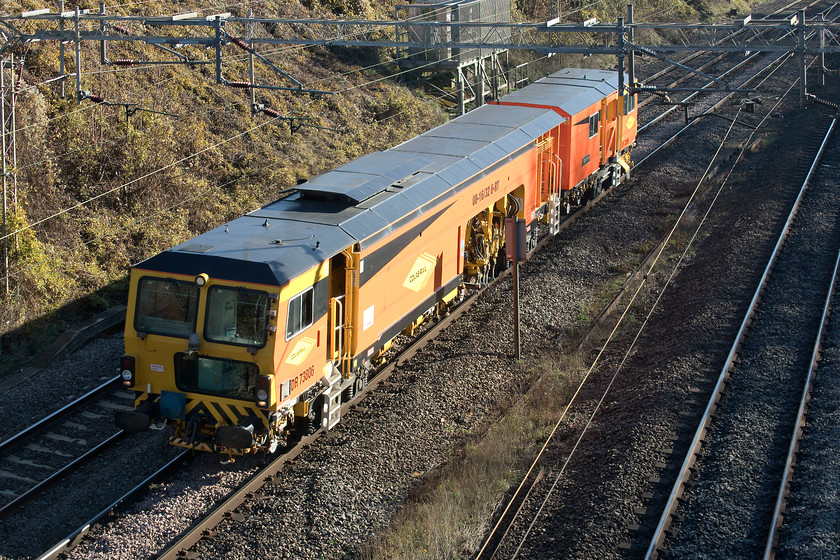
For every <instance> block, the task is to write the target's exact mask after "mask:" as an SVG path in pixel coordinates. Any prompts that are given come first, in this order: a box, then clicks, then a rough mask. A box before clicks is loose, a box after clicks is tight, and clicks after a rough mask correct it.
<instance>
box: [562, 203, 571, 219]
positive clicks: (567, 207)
mask: <svg viewBox="0 0 840 560" xmlns="http://www.w3.org/2000/svg"><path fill="white" fill-rule="evenodd" d="M571 213H572V205H571V204H569V201H568V200H564V201H563V214H564V215H566V216H568V215H569V214H571Z"/></svg>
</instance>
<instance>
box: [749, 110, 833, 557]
mask: <svg viewBox="0 0 840 560" xmlns="http://www.w3.org/2000/svg"><path fill="white" fill-rule="evenodd" d="M836 123H837V118H835V119H834V120H832V121H831V126H830V127H829V129H828V132H827V133H826V135H825V139H824V140H823V143H822V145H821V146H820V150H819V154H818V155H817V158H816V159H815V160H814V164H813V165H812V166H811V169H810V170H808V176H807V177H806V178H805V183H806V184H807V183H808V182H809V180H810V178H811V175H812V174H813V172H814V170H815V169H816V165H817V162H818V160H819V158H820V155H821V154H822V152H823V149H824V148H825V145H826V143H827V142H828V140H829V138H830V136H831V133H832V132H833V130H834V125H835V124H836ZM838 270H840V252H838V254H837V260H836V261H835V263H834V273H833V274H832V275H831V283H830V285H829V288H828V293H827V294H826V297H825V305H824V306H823V312H822V317H821V319H820V328H819V332H817V337H816V341H815V342H814V350H813V352H811V362H810V367H809V368H808V375H807V376H806V378H805V386H804V387H803V389H802V399H801V400H800V402H799V409H798V410H797V413H796V422H795V424H794V428H793V433H792V434H791V438H790V446H789V448H788V453H787V458H786V459H785V468H784V471H783V472H784V474H783V475H782V482H781V484H780V485H779V493H778V496H777V498H776V505H775V507H774V508H773V517H772V522H771V524H770V531H769V533H768V535H767V545H766V546H765V548H764V556H763V558H764V560H771V559H772V558H774V557H775V548H776V544H777V542H778V538H779V535H778V532H777V530H778V529H779V528H780V527H781V526H782V522H783V521H784V519H783V515H782V514H783V511H784V508H785V505H786V503H787V496H788V493H789V490H790V480H791V477H792V476H793V461H794V457H795V456H796V451H797V449H798V447H799V440H800V438H801V437H802V428H803V427H804V426H805V414H806V406H807V404H808V401H809V400H810V397H811V385H812V381H813V380H814V373H815V371H816V369H817V363H818V362H819V360H820V348H821V347H822V341H823V335H824V333H825V328H826V326H827V325H828V314H829V312H830V310H831V303H832V300H833V299H834V289H835V286H836V284H837V276H838Z"/></svg>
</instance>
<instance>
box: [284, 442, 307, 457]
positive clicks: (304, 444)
mask: <svg viewBox="0 0 840 560" xmlns="http://www.w3.org/2000/svg"><path fill="white" fill-rule="evenodd" d="M304 445H305V444H304ZM286 460H288V459H286Z"/></svg>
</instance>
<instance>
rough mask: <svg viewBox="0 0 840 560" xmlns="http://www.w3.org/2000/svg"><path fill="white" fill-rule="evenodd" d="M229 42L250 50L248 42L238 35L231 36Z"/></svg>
mask: <svg viewBox="0 0 840 560" xmlns="http://www.w3.org/2000/svg"><path fill="white" fill-rule="evenodd" d="M230 42H231V43H233V44H234V45H236V46H237V47H239V48H241V49H245V50H246V51H250V50H251V47H249V46H248V43H246V42H245V41H243V40H242V39H240V38H239V37H231V38H230Z"/></svg>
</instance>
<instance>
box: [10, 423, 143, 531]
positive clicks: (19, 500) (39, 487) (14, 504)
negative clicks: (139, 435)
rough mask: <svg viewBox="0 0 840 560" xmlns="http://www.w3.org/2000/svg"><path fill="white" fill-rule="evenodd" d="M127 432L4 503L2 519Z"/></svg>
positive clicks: (121, 431) (114, 437) (104, 442)
mask: <svg viewBox="0 0 840 560" xmlns="http://www.w3.org/2000/svg"><path fill="white" fill-rule="evenodd" d="M126 435H127V434H126V432H125V431H124V430H120V431H118V432H117V433H115V434H114V435H112V436H111V437H109V438H108V439H106V440H104V441H102V442H101V443H99V444H98V445H96V446H95V447H93V448H91V449H89V450H87V451H86V452H85V453H84V454H83V455H81V456H79V457H77V458H76V459H74V460H73V461H71V462H70V463H67V464H66V465H64V466H63V467H61V468H60V469H59V470H57V471H55V472H54V473H53V474H51V475H50V476H49V477H48V478H45V479H44V480H42V481H41V482H39V483H38V484H36V485H35V486H33V487H32V488H30V489H29V490H27V491H26V492H24V493H23V494H21V495H20V496H18V497H16V498H15V499H13V500H12V501H11V502H9V503H7V504H4V505H3V507H0V519H8V518H9V517H11V516H12V515H14V514H15V513H17V511H18V510H20V508H22V507H23V506H24V505H25V504H27V503H29V502H31V501H32V500H34V499H35V498H36V497H38V495H40V493H41V492H43V491H44V490H46V489H48V488H50V487H52V486H54V485H56V484H58V483H59V482H60V481H62V480H63V479H65V478H67V477H68V476H69V475H70V474H72V472H73V471H74V470H76V469H77V468H79V467H81V466H82V465H83V464H85V463H86V462H87V461H89V460H90V459H93V458H94V457H96V456H97V455H98V454H100V453H102V452H103V451H104V450H106V449H108V448H109V447H111V446H112V445H115V444H117V443H118V442H119V441H120V440H122V439H123V438H124V437H125V436H126Z"/></svg>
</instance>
